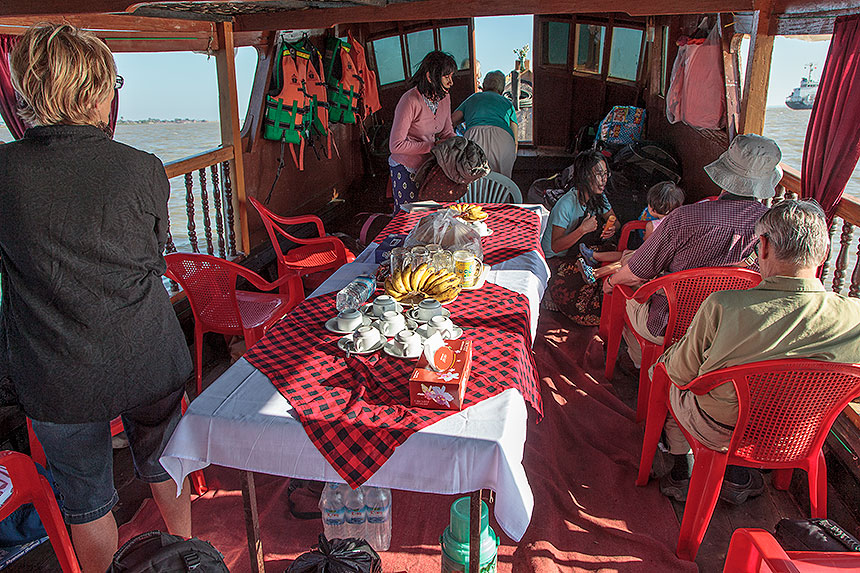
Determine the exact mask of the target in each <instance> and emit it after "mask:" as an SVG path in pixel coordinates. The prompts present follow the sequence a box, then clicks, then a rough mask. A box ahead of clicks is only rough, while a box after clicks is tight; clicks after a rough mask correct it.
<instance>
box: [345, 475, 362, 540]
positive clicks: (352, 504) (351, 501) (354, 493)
mask: <svg viewBox="0 0 860 573" xmlns="http://www.w3.org/2000/svg"><path fill="white" fill-rule="evenodd" d="M346 490H347V491H346V493H345V494H344V496H343V504H344V505H345V506H346V537H358V538H360V539H366V537H365V536H366V535H367V534H366V532H365V525H366V523H367V514H366V512H365V509H364V488H363V487H361V486H359V487H358V488H356V489H349V487H347V488H346Z"/></svg>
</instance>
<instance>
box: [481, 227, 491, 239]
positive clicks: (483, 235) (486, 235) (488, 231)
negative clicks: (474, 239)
mask: <svg viewBox="0 0 860 573" xmlns="http://www.w3.org/2000/svg"><path fill="white" fill-rule="evenodd" d="M478 234H479V235H480V236H482V237H489V236H490V235H492V234H493V230H492V229H490V228H489V227H487V232H486V233H482V232H481V230H480V229H479V230H478Z"/></svg>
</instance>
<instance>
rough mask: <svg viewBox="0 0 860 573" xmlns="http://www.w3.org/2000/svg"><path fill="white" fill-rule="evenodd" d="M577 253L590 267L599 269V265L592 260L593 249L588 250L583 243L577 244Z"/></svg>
mask: <svg viewBox="0 0 860 573" xmlns="http://www.w3.org/2000/svg"><path fill="white" fill-rule="evenodd" d="M579 252H580V253H582V257H583V258H584V259H585V262H587V263H588V264H589V265H591V266H592V267H599V266H600V263H599V262H597V260H596V259H595V258H594V249H589V248H588V247H586V246H585V243H579Z"/></svg>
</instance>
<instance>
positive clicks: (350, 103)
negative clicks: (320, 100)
mask: <svg viewBox="0 0 860 573" xmlns="http://www.w3.org/2000/svg"><path fill="white" fill-rule="evenodd" d="M326 48H327V49H326V58H327V59H326V67H325V70H326V71H325V77H326V82H327V83H328V102H329V121H331V122H332V123H355V122H356V111H357V110H358V105H357V104H358V96H359V93H360V92H361V83H362V79H361V76H360V75H359V73H358V69H357V68H356V66H355V61H354V60H353V56H352V46H350V44H349V43H348V42H344V41H343V40H340V39H338V38H335V37H333V36H331V37H329V38H328V40H327V42H326Z"/></svg>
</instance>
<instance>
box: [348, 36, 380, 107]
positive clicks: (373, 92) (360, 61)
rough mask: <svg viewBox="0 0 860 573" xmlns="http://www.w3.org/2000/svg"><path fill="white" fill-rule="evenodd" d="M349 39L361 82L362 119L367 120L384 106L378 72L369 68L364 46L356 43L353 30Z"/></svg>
mask: <svg viewBox="0 0 860 573" xmlns="http://www.w3.org/2000/svg"><path fill="white" fill-rule="evenodd" d="M347 38H348V39H349V44H350V45H351V46H352V51H353V60H354V62H355V67H356V69H357V70H358V76H359V79H360V81H361V89H360V91H359V94H358V95H359V98H360V99H361V112H360V115H361V118H362V119H365V118H367V117H369V116H370V115H371V114H373V113H375V112H377V111H379V110H380V109H382V104H380V103H379V88H378V87H377V85H376V72H374V71H373V70H371V69H370V67H368V65H367V55H366V54H365V50H364V46H362V45H361V44H359V43H358V42H356V41H355V38H353V36H352V31H351V30H350V31H349V32H347Z"/></svg>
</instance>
